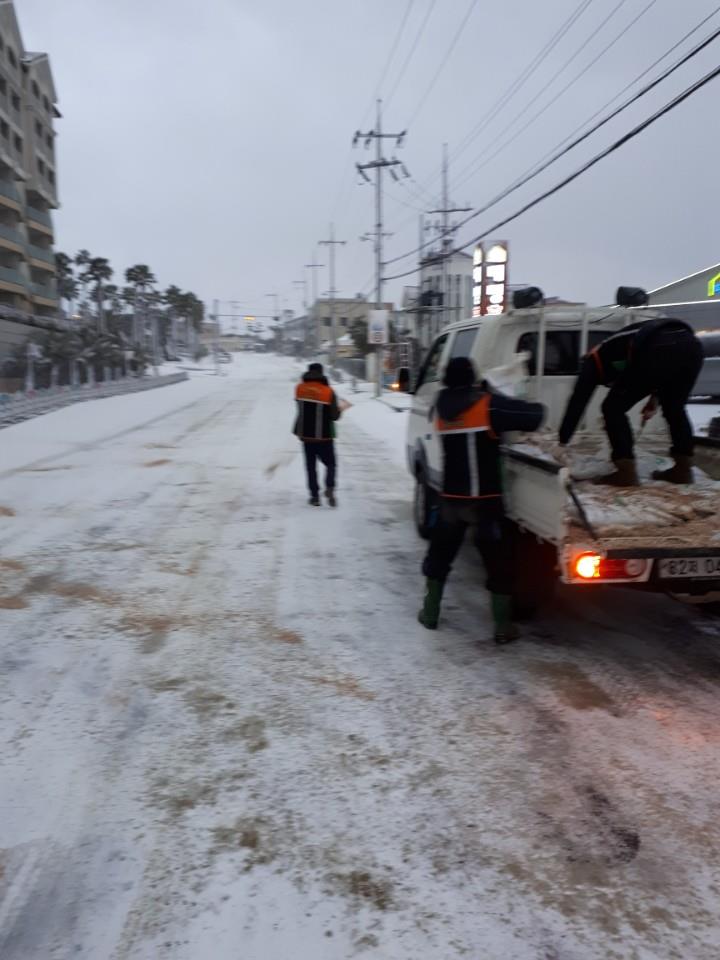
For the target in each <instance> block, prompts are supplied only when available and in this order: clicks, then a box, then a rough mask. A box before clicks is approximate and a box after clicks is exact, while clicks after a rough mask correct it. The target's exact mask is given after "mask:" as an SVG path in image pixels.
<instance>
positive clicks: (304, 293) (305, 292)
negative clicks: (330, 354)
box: [293, 277, 308, 349]
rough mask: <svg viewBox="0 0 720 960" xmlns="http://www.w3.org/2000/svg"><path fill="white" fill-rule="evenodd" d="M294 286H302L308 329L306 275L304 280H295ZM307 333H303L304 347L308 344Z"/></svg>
mask: <svg viewBox="0 0 720 960" xmlns="http://www.w3.org/2000/svg"><path fill="white" fill-rule="evenodd" d="M293 286H294V287H302V292H303V293H302V306H303V312H304V314H305V330H306V331H307V322H308V304H307V277H304V278H303V279H302V280H293ZM306 341H307V334H306V333H305V334H304V335H303V349H304V348H305V346H306Z"/></svg>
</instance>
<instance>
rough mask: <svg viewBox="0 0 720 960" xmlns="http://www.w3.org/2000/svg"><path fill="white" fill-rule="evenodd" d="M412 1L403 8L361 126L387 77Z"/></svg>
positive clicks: (409, 0)
mask: <svg viewBox="0 0 720 960" xmlns="http://www.w3.org/2000/svg"><path fill="white" fill-rule="evenodd" d="M414 3H415V0H408V5H407V7H406V8H405V13H404V14H403V18H402V20H401V21H400V26H399V27H398V30H397V33H396V34H395V39H394V40H393V45H392V47H391V48H390V53H389V55H388V58H387V60H386V61H385V67H384V68H383V72H382V73H381V74H380V79H379V80H378V82H377V83H376V85H375V94H374V96H373V98H372V100H371V101H370V105H369V106H368V108H367V110H366V111H365V116H364V119H363V126H364V125H365V123H366V120H367V117H368V115H369V114H370V113H371V111H372V108H373V106H374V105H375V101H376V100H377V99H378V97H379V96H380V94H381V92H382V85H383V83H385V78H386V77H387V73H388V70H389V69H390V64H391V63H392V61H393V59H394V57H395V54H396V52H397V48H398V45H399V43H400V38H401V37H402V35H403V33H404V31H405V26H406V25H407V22H408V17H409V16H410V11H411V10H412V7H413V4H414Z"/></svg>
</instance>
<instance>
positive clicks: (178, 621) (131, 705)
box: [0, 357, 720, 960]
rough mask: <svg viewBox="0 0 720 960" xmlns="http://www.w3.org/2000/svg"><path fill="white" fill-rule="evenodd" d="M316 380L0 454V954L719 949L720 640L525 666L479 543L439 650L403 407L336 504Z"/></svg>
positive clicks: (650, 953) (564, 654) (603, 611)
mask: <svg viewBox="0 0 720 960" xmlns="http://www.w3.org/2000/svg"><path fill="white" fill-rule="evenodd" d="M295 375H296V367H295V366H294V365H292V364H291V363H290V362H289V361H286V360H279V359H275V358H271V357H242V358H240V360H239V361H237V362H236V364H235V365H234V370H233V376H232V377H229V378H227V379H214V378H209V377H208V378H205V379H202V378H198V379H196V380H193V381H191V382H190V383H188V384H183V385H179V386H174V387H167V388H164V389H163V390H160V391H155V392H152V393H151V394H147V395H142V396H141V397H127V398H118V399H115V400H108V401H95V402H93V403H88V404H83V405H81V406H82V411H81V410H79V409H77V410H75V409H68V410H63V411H60V412H58V413H56V414H52V415H50V416H48V417H44V418H41V419H40V420H38V421H30V422H28V423H26V424H21V425H19V426H16V427H12V428H9V429H8V430H5V431H2V432H0V557H1V558H2V559H0V637H1V640H0V683H1V687H0V698H1V703H0V721H1V722H0V731H1V732H0V737H1V738H2V764H3V770H2V775H1V778H0V957H2V960H56V958H57V960H60V958H62V960H66V958H67V960H69V958H71V957H72V958H78V957H79V958H88V960H165V958H173V960H206V958H207V960H344V958H350V957H355V956H358V957H363V958H368V960H371V958H384V960H420V958H423V960H450V958H455V957H467V958H471V960H495V958H502V960H595V958H597V960H609V958H615V960H620V958H623V960H625V958H628V960H631V958H632V960H651V958H652V960H674V958H678V960H680V958H682V960H689V958H692V960H716V958H717V956H718V953H719V952H720V917H719V915H718V906H717V904H718V900H719V897H720V868H719V867H718V863H719V862H720V842H719V840H718V836H719V834H718V829H719V828H718V822H719V820H720V799H719V795H718V789H717V784H718V780H719V778H720V749H719V746H720V696H719V694H720V622H719V621H714V620H711V619H709V618H704V617H703V616H702V615H701V614H700V613H697V612H695V611H692V610H687V609H686V608H683V607H681V606H679V605H675V604H673V603H672V602H671V601H667V600H664V599H661V598H656V597H642V596H640V597H638V596H635V595H632V596H628V595H626V594H624V593H620V592H615V593H603V594H593V595H592V596H588V595H586V594H583V595H581V596H577V595H573V594H570V595H568V594H564V595H563V596H561V598H560V599H559V601H558V603H557V605H556V607H555V608H554V609H553V611H552V612H551V613H550V614H548V615H547V616H546V617H544V618H543V619H542V620H541V621H539V622H538V623H536V624H535V625H533V627H532V628H531V631H530V632H529V633H528V634H527V635H526V637H525V639H524V640H523V641H521V642H520V643H518V644H517V645H515V646H511V647H508V648H499V649H498V648H495V647H494V646H493V645H492V644H489V643H487V642H484V638H485V637H486V636H487V634H488V631H489V628H490V622H489V616H488V611H487V600H486V596H485V594H484V591H483V590H482V589H478V586H477V583H478V580H479V578H480V574H481V571H479V569H478V567H477V565H476V563H475V561H474V558H473V557H472V555H471V553H469V552H468V553H467V554H466V556H465V558H464V560H463V562H462V563H461V564H460V565H459V567H458V570H457V571H456V575H455V576H454V577H453V580H452V584H451V586H450V587H449V589H448V599H447V606H446V611H445V619H444V624H443V628H442V629H441V630H440V631H438V633H437V634H430V633H427V632H425V631H424V630H423V629H422V628H421V627H420V626H419V625H417V624H416V622H415V614H416V610H417V606H418V600H419V595H420V590H421V582H420V577H419V573H418V566H419V562H420V558H421V555H422V550H423V545H422V544H421V543H420V541H418V540H417V538H416V537H415V534H414V532H413V530H412V526H411V523H410V509H409V501H410V487H409V483H408V478H407V476H406V474H405V472H404V470H403V469H402V466H401V463H402V456H401V454H400V455H399V454H398V452H397V451H392V450H390V449H389V448H387V447H386V446H384V445H383V442H382V441H381V440H380V439H378V438H377V437H376V436H374V435H373V433H371V432H366V431H368V430H370V427H371V426H372V425H373V424H374V423H375V421H376V419H377V417H378V416H387V417H390V418H393V417H396V416H402V415H398V414H396V413H394V412H393V411H390V410H388V411H387V414H385V413H383V414H382V415H379V414H378V413H377V411H376V410H375V408H374V406H373V407H372V408H369V407H366V406H360V405H359V406H357V407H356V408H354V409H353V410H351V411H350V412H349V413H348V414H347V415H346V417H345V418H344V419H343V421H342V423H341V439H340V443H339V456H340V508H339V509H338V510H337V511H334V512H333V511H331V510H329V509H323V510H322V511H318V510H312V509H311V508H310V507H308V506H307V505H306V498H305V492H304V487H303V478H302V472H301V463H300V459H299V451H298V449H297V444H296V442H295V441H294V439H293V438H292V437H291V436H290V422H291V418H292V404H291V401H290V400H289V397H290V396H291V390H292V380H293V379H294V377H295ZM367 403H371V404H372V403H373V401H367ZM371 411H372V412H371ZM91 421H92V422H91ZM396 422H398V423H399V422H400V421H396ZM393 423H395V421H393ZM478 639H480V640H483V642H482V643H481V644H478V643H477V640H478Z"/></svg>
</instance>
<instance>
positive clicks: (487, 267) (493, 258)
mask: <svg viewBox="0 0 720 960" xmlns="http://www.w3.org/2000/svg"><path fill="white" fill-rule="evenodd" d="M507 285H508V245H507V243H502V242H498V243H494V244H493V245H492V246H491V247H490V248H489V249H488V250H487V252H486V251H485V248H484V247H483V245H482V244H478V245H477V246H476V247H475V253H474V254H473V316H474V317H485V316H497V315H498V314H501V313H504V312H505V307H506V304H507Z"/></svg>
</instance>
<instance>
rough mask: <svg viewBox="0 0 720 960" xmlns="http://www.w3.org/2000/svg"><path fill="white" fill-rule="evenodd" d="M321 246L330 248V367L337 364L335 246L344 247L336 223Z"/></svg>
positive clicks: (331, 225) (332, 225)
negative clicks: (336, 237) (336, 231)
mask: <svg viewBox="0 0 720 960" xmlns="http://www.w3.org/2000/svg"><path fill="white" fill-rule="evenodd" d="M320 246H321V247H328V248H329V250H330V256H329V260H330V369H331V370H332V368H333V367H334V366H335V363H336V361H337V318H336V316H335V297H336V296H337V290H336V289H335V247H344V246H345V241H344V240H336V239H335V224H334V223H331V224H330V239H329V240H320Z"/></svg>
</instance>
